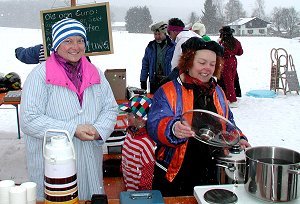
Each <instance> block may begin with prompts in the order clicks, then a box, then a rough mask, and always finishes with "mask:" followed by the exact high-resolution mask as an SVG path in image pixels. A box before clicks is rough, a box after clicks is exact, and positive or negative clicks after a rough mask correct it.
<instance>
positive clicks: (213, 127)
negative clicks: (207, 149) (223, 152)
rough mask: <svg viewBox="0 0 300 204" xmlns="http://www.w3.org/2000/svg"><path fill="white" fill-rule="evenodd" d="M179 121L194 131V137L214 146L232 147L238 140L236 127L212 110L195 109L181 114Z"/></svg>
mask: <svg viewBox="0 0 300 204" xmlns="http://www.w3.org/2000/svg"><path fill="white" fill-rule="evenodd" d="M181 122H182V123H184V124H187V125H189V126H190V127H191V128H192V130H193V131H194V132H195V134H196V135H195V139H197V140H199V141H201V142H204V143H206V144H209V145H212V146H215V147H232V146H234V145H235V144H237V143H238V142H239V141H240V133H239V130H238V128H237V127H236V126H235V125H234V124H233V123H231V122H230V121H229V120H227V119H226V118H224V117H223V116H221V115H218V114H216V113H214V112H211V111H207V110H202V109H195V110H190V111H187V112H185V113H183V114H182V116H181Z"/></svg>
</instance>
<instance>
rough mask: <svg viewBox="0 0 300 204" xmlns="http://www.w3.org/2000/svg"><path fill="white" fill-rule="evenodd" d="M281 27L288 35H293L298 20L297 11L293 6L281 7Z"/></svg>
mask: <svg viewBox="0 0 300 204" xmlns="http://www.w3.org/2000/svg"><path fill="white" fill-rule="evenodd" d="M281 18H282V20H281V21H282V27H283V28H284V29H285V30H286V32H287V35H288V37H290V38H291V37H293V36H294V34H295V31H296V28H297V23H298V22H299V13H298V12H297V11H296V10H295V8H294V7H290V8H283V9H282V16H281Z"/></svg>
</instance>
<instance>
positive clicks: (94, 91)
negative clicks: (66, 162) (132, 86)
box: [20, 18, 118, 200]
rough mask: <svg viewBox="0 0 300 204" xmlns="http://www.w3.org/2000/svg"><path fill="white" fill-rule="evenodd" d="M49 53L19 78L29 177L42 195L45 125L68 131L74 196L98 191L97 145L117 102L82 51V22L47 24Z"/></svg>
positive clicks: (110, 128)
mask: <svg viewBox="0 0 300 204" xmlns="http://www.w3.org/2000/svg"><path fill="white" fill-rule="evenodd" d="M52 42H53V43H52V48H51V51H52V53H51V55H50V56H49V57H48V59H47V60H46V62H45V63H41V64H39V65H37V66H36V67H35V68H34V69H33V70H32V71H31V72H30V73H29V75H28V77H27V78H26V80H25V83H24V86H23V91H22V98H21V100H22V103H21V105H20V110H21V111H20V124H21V129H22V132H23V133H24V140H25V143H26V157H27V167H28V173H29V179H30V181H33V182H35V183H37V200H44V158H43V153H42V152H43V138H44V134H45V132H46V130H48V129H59V130H66V131H68V132H69V134H70V137H71V140H72V142H73V144H74V148H75V154H76V157H75V158H76V170H77V184H78V198H79V199H80V200H90V199H91V196H92V195H93V194H103V193H104V188H103V172H102V161H103V150H102V145H103V143H104V142H105V141H106V139H107V138H108V137H109V136H110V135H111V133H112V132H113V130H114V126H115V124H116V121H117V115H118V105H117V103H116V100H115V98H114V95H113V92H112V90H111V87H110V85H109V83H108V81H107V80H106V78H105V76H104V74H103V72H102V71H101V70H100V69H98V68H97V67H95V65H93V64H91V63H90V62H89V61H88V60H87V59H86V57H85V56H84V53H85V49H86V45H87V42H88V41H87V37H86V29H85V27H84V26H83V25H82V24H81V23H80V22H79V21H77V20H75V19H71V18H66V19H63V20H60V21H58V22H56V23H55V24H53V26H52Z"/></svg>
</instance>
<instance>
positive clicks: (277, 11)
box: [271, 7, 282, 34]
mask: <svg viewBox="0 0 300 204" xmlns="http://www.w3.org/2000/svg"><path fill="white" fill-rule="evenodd" d="M281 15H282V8H278V7H274V9H273V11H272V17H271V19H272V25H273V26H274V28H275V32H276V33H278V34H281V30H280V27H282V26H281V24H282V22H281Z"/></svg>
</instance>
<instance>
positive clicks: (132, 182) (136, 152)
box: [120, 95, 155, 191]
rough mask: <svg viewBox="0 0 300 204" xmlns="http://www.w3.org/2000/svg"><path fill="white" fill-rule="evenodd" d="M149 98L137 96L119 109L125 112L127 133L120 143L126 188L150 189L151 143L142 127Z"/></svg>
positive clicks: (152, 148) (153, 163) (153, 145)
mask: <svg viewBox="0 0 300 204" xmlns="http://www.w3.org/2000/svg"><path fill="white" fill-rule="evenodd" d="M151 103H152V101H151V99H149V98H147V97H146V96H142V95H137V96H134V97H132V98H131V99H130V100H129V102H128V103H127V104H126V105H123V106H121V105H120V110H123V111H126V112H128V128H127V135H126V138H125V141H124V144H123V146H122V162H121V171H122V173H123V178H124V182H125V187H126V190H127V191H137V190H151V189H152V179H153V171H154V165H155V156H154V152H155V143H154V141H153V140H152V139H151V138H150V137H149V136H148V133H147V130H146V121H147V114H148V112H149V109H150V107H151Z"/></svg>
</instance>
